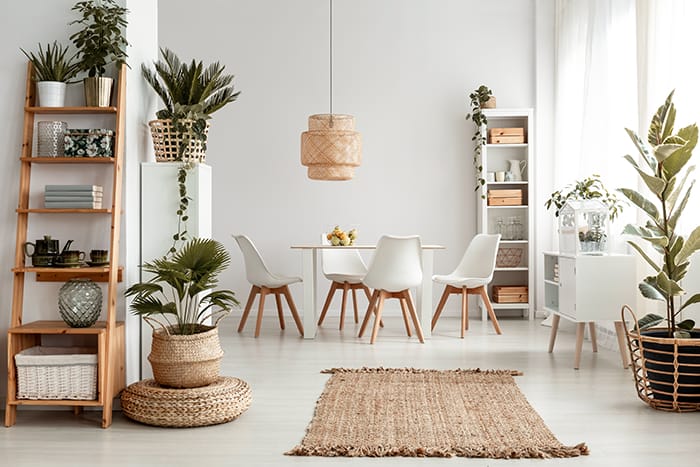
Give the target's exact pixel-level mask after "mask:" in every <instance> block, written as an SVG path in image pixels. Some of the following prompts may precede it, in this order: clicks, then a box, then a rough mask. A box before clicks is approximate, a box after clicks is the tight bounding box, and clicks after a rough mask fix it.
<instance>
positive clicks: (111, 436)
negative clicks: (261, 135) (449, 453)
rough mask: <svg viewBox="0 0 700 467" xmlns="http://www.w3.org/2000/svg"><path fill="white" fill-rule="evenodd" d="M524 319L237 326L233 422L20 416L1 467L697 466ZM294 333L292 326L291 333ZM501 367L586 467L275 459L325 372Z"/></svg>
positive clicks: (309, 407) (671, 429) (605, 364)
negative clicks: (409, 328) (240, 407)
mask: <svg viewBox="0 0 700 467" xmlns="http://www.w3.org/2000/svg"><path fill="white" fill-rule="evenodd" d="M540 322H541V321H539V320H537V321H535V322H528V321H523V320H520V319H513V320H503V321H502V322H501V326H502V328H503V335H501V336H497V335H495V333H494V332H493V330H492V328H491V326H490V325H487V324H485V323H482V322H480V321H476V320H472V321H471V329H470V330H469V331H468V333H467V335H466V338H465V339H464V340H461V339H459V338H458V337H457V336H458V327H459V321H458V319H457V318H452V317H448V316H445V317H443V318H441V320H440V322H439V323H438V326H437V328H436V332H435V334H434V336H433V338H432V339H431V340H429V341H427V342H426V344H425V345H421V344H419V343H418V341H417V339H416V338H415V337H413V338H410V339H409V338H407V337H406V336H405V334H404V330H403V321H402V320H401V318H400V317H399V316H398V315H397V316H387V317H386V318H385V323H386V325H387V326H386V328H384V329H383V330H382V331H381V332H380V335H379V337H378V339H377V343H376V344H375V345H373V346H372V345H369V344H368V343H367V342H368V340H367V338H365V339H362V340H359V339H357V338H356V337H354V336H355V334H356V330H357V326H355V325H353V324H350V320H348V322H347V323H346V329H345V331H344V332H343V333H342V334H341V333H339V331H338V330H337V315H334V314H332V313H329V317H328V319H327V320H326V323H324V328H323V329H321V330H320V331H319V334H318V337H317V339H316V340H314V341H304V340H302V339H301V338H299V336H298V334H297V333H296V331H295V329H294V326H293V325H292V323H291V322H290V320H288V327H287V331H285V332H280V330H279V328H278V326H277V319H276V316H274V314H270V315H269V316H266V319H265V321H264V323H263V331H262V334H261V336H260V338H258V339H254V338H253V330H254V327H253V326H249V327H248V328H247V329H246V331H245V332H244V333H243V334H240V335H239V334H237V333H236V332H235V327H236V325H237V324H238V320H237V318H235V319H229V320H227V321H226V322H225V323H224V324H223V326H222V329H221V331H222V332H221V334H222V341H223V346H224V350H225V351H226V355H225V357H224V363H223V369H222V373H223V374H226V375H231V376H237V377H239V378H242V379H244V380H246V381H247V382H248V383H250V385H251V386H252V388H253V396H254V400H253V405H252V406H251V408H250V409H249V410H248V411H247V412H246V413H244V414H243V415H242V416H241V417H240V418H239V419H238V420H235V421H233V422H231V423H228V424H224V425H219V426H212V427H204V428H190V429H166V428H156V427H150V426H145V425H140V424H137V423H134V422H131V421H129V420H128V419H125V418H124V417H123V416H122V415H121V414H120V413H116V414H115V417H114V424H113V425H112V427H111V428H109V429H107V430H103V429H101V428H99V427H98V422H97V420H98V418H99V414H98V413H96V412H91V413H90V412H88V413H86V414H84V415H82V416H79V417H74V416H73V415H72V414H71V413H70V412H67V411H28V410H23V411H20V412H19V413H18V418H17V424H16V425H15V426H14V427H12V428H4V429H0V453H2V454H1V456H2V457H1V458H0V465H7V466H27V465H32V466H34V465H37V466H72V467H73V466H100V465H115V466H117V465H118V466H155V465H164V466H165V465H168V466H175V465H177V466H190V465H200V466H207V467H209V466H219V465H221V466H224V465H225V466H233V465H236V466H263V465H265V466H280V465H305V466H306V465H323V466H335V465H353V466H359V465H373V466H374V465H395V466H399V465H401V466H411V465H444V466H450V465H465V464H468V465H470V466H498V465H504V466H505V465H537V466H547V467H550V466H557V465H566V466H615V467H624V466H635V467H640V466H669V467H670V466H673V467H678V466H697V465H700V461H698V460H697V446H698V442H700V414H698V413H692V414H673V413H664V412H658V411H654V410H652V409H649V408H647V407H646V406H645V405H644V404H643V403H642V402H641V401H640V400H639V399H637V397H636V395H635V393H634V388H633V383H632V376H631V374H630V372H629V371H625V370H623V369H622V367H621V363H620V359H619V355H618V354H617V353H616V352H613V351H611V350H607V349H603V348H601V349H600V351H599V352H598V354H592V353H591V351H590V343H589V342H586V344H588V345H585V347H584V352H583V357H582V360H581V369H580V370H578V371H576V370H573V369H572V362H573V346H574V335H573V334H572V333H571V332H567V331H566V330H561V331H560V333H559V336H558V339H557V346H556V348H555V351H554V354H548V353H547V339H548V333H549V329H550V328H548V327H543V326H541V325H540ZM290 325H291V326H290ZM362 366H384V367H417V368H436V369H442V368H445V369H446V368H476V367H480V368H509V369H518V370H522V371H523V372H524V373H525V374H524V376H520V377H517V378H516V381H517V382H518V384H519V386H520V388H521V389H522V391H523V392H524V393H525V395H526V396H527V398H528V399H529V401H530V403H531V404H532V405H533V406H534V408H535V409H536V410H537V411H538V412H539V414H540V415H541V416H542V418H543V419H544V420H545V422H546V423H547V425H548V426H549V427H550V429H551V430H552V431H553V432H554V434H555V435H556V436H557V437H558V438H559V440H561V441H562V442H563V443H564V444H576V443H579V442H586V443H587V444H588V446H589V448H590V450H591V454H590V455H589V456H587V457H581V458H574V459H550V460H544V461H543V460H492V459H460V458H452V459H420V458H416V459H414V458H382V459H367V458H355V459H348V458H320V457H319V458H314V457H290V456H284V455H283V454H282V453H283V452H284V451H286V450H287V449H289V448H291V447H292V446H294V445H295V444H296V443H298V442H299V441H300V440H301V439H302V437H303V435H304V432H305V428H306V426H307V424H308V422H309V421H310V420H311V416H312V413H313V410H314V406H315V402H316V399H317V398H318V396H319V395H320V393H321V390H322V389H323V385H324V383H325V381H326V380H327V378H328V375H323V374H320V373H319V372H320V370H322V369H324V368H329V367H362Z"/></svg>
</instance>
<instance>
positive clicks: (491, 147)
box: [477, 108, 535, 320]
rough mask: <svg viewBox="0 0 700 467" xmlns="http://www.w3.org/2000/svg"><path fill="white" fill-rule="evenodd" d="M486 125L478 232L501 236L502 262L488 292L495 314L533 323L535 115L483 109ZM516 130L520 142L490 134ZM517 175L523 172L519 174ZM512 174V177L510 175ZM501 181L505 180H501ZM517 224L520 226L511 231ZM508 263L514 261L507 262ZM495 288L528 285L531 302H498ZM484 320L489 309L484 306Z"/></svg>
mask: <svg viewBox="0 0 700 467" xmlns="http://www.w3.org/2000/svg"><path fill="white" fill-rule="evenodd" d="M483 112H484V115H485V116H486V119H487V122H488V123H487V125H486V127H485V128H483V129H482V130H483V131H484V132H485V135H484V136H485V137H486V138H487V144H485V145H484V146H483V147H482V152H481V165H482V176H483V178H484V179H485V180H486V183H485V184H484V185H483V186H482V187H481V189H480V192H479V194H480V196H479V197H478V198H477V230H478V232H479V233H489V234H494V233H501V242H500V245H499V262H498V263H497V264H496V269H495V271H494V278H493V281H492V282H491V284H489V287H488V292H489V296H490V297H491V301H492V304H493V308H494V311H495V312H496V313H497V314H498V313H499V310H508V311H510V312H511V313H517V314H520V315H521V316H523V317H526V318H528V319H532V318H534V296H535V293H534V287H533V280H534V266H533V263H532V258H533V255H534V246H533V241H532V240H533V238H534V237H533V234H532V225H533V219H534V217H533V207H532V205H531V197H532V190H531V186H532V181H533V176H534V171H533V165H534V152H533V144H532V143H533V139H534V138H533V137H534V135H533V128H534V121H533V110H532V109H530V108H520V109H509V108H503V109H483ZM497 128H499V129H511V130H513V132H514V133H517V134H520V135H522V141H523V142H518V143H496V142H495V141H497V139H496V138H492V137H491V136H490V135H491V134H492V133H493V131H492V130H494V129H497ZM516 170H517V171H518V173H515V172H516ZM509 172H510V176H508V173H509ZM501 178H503V179H502V180H501ZM513 224H515V227H511V226H512V225H513ZM506 258H509V259H510V261H504V260H505V259H506ZM514 258H516V259H518V258H519V261H517V262H513V261H512V260H513V259H514ZM494 285H500V286H502V285H510V286H526V287H528V295H527V300H526V301H523V302H518V303H498V302H496V301H495V300H494V298H495V297H494V294H493V286H494ZM479 306H480V309H481V315H482V319H483V320H486V319H487V310H486V308H485V307H484V305H483V304H482V303H480V304H479Z"/></svg>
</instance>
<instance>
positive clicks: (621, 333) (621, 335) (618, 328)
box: [615, 321, 630, 368]
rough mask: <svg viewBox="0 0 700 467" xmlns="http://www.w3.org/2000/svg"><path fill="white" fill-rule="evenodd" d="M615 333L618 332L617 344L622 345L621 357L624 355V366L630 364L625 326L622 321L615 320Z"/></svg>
mask: <svg viewBox="0 0 700 467" xmlns="http://www.w3.org/2000/svg"><path fill="white" fill-rule="evenodd" d="M615 333H616V334H617V345H618V347H620V357H622V368H627V367H629V366H630V361H629V359H628V358H627V342H626V341H625V328H624V326H623V325H622V321H615Z"/></svg>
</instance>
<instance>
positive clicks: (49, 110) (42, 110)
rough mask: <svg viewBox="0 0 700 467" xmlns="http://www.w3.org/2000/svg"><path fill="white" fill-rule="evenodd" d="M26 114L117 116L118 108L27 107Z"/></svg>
mask: <svg viewBox="0 0 700 467" xmlns="http://www.w3.org/2000/svg"><path fill="white" fill-rule="evenodd" d="M24 110H25V111H26V112H31V113H35V114H116V113H117V108H116V107H114V106H110V107H85V106H83V107H34V106H31V107H25V108H24Z"/></svg>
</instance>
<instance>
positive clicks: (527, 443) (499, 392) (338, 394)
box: [286, 368, 588, 459]
mask: <svg viewBox="0 0 700 467" xmlns="http://www.w3.org/2000/svg"><path fill="white" fill-rule="evenodd" d="M323 373H331V374H332V376H331V378H330V379H329V380H328V382H327V383H326V387H325V389H324V391H323V393H322V394H321V397H320V398H319V400H318V403H317V405H316V411H315V413H314V417H313V420H312V421H311V423H310V424H309V427H308V428H307V432H306V436H304V439H303V440H302V442H301V444H300V445H298V446H296V447H295V448H293V449H292V450H291V451H289V452H287V453H286V454H287V455H296V456H348V457H358V456H365V457H382V456H410V457H451V456H462V457H489V458H495V459H513V458H524V457H535V458H547V457H575V456H580V455H586V454H588V448H587V447H586V445H585V444H584V443H581V444H578V445H576V446H564V445H563V444H561V443H560V442H559V441H558V440H557V439H556V438H555V437H554V435H553V434H552V432H551V431H549V429H548V428H547V426H546V425H545V424H544V422H543V421H542V418H540V416H539V415H538V414H537V412H535V410H534V409H533V408H532V407H531V406H530V404H529V403H528V402H527V400H526V399H525V396H523V394H522V393H521V392H520V389H519V388H518V386H517V384H516V383H515V380H514V379H513V376H514V375H519V374H522V373H519V372H517V371H511V370H479V369H476V370H447V371H439V370H420V369H390V368H362V369H344V368H334V369H330V370H324V371H323Z"/></svg>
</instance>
